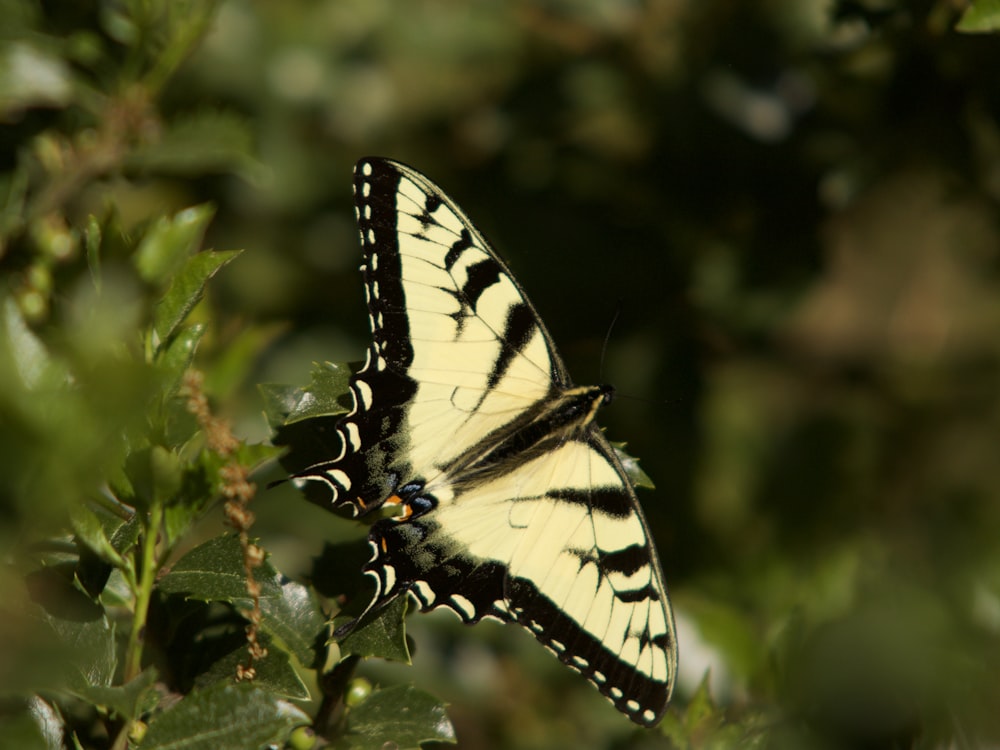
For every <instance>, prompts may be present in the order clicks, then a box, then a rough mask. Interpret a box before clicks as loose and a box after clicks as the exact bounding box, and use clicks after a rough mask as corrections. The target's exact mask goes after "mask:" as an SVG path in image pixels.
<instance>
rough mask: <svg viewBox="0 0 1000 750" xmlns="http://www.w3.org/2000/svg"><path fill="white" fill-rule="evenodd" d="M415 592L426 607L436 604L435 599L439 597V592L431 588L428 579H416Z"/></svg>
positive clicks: (414, 583)
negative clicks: (436, 592)
mask: <svg viewBox="0 0 1000 750" xmlns="http://www.w3.org/2000/svg"><path fill="white" fill-rule="evenodd" d="M413 592H414V593H415V594H416V595H417V598H418V599H420V602H421V603H422V604H423V605H424V607H430V606H431V605H432V604H434V600H435V599H437V594H435V593H434V589H432V588H431V586H430V584H429V583H427V581H414V582H413Z"/></svg>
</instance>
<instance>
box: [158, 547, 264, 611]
mask: <svg viewBox="0 0 1000 750" xmlns="http://www.w3.org/2000/svg"><path fill="white" fill-rule="evenodd" d="M257 571H258V573H259V575H260V580H261V585H262V588H263V589H264V590H263V591H262V595H263V596H273V595H275V594H276V592H275V591H274V590H273V589H270V588H269V583H268V581H269V580H270V579H271V578H273V575H274V572H273V571H274V568H272V567H271V565H270V564H269V563H267V562H265V563H264V564H263V565H261V566H260V567H259V568H258V569H257ZM158 586H159V588H160V590H161V591H163V592H164V593H167V594H185V595H186V596H187V598H189V599H196V600H198V601H203V602H229V603H230V604H237V605H239V606H242V607H243V608H245V609H246V608H249V607H250V604H251V603H250V599H249V597H248V595H247V585H246V573H245V571H244V569H243V551H242V548H241V547H240V542H239V537H237V536H236V535H235V534H224V535H222V536H217V537H215V538H214V539H209V540H208V541H207V542H205V543H204V544H201V545H199V546H197V547H195V548H194V549H193V550H191V551H190V552H188V553H187V554H186V555H184V556H183V557H182V558H181V559H180V560H178V561H177V563H176V564H175V565H174V566H173V567H172V568H171V569H170V572H169V573H168V574H167V575H165V576H164V577H163V578H161V579H160V581H159V583H158Z"/></svg>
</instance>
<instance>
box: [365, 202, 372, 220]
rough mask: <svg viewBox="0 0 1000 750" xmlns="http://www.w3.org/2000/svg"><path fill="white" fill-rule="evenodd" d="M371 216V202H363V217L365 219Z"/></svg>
mask: <svg viewBox="0 0 1000 750" xmlns="http://www.w3.org/2000/svg"><path fill="white" fill-rule="evenodd" d="M371 217H372V204H371V203H366V204H365V218H366V219H371Z"/></svg>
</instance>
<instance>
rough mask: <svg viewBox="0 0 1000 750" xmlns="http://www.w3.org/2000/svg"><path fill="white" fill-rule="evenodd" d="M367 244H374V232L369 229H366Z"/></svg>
mask: <svg viewBox="0 0 1000 750" xmlns="http://www.w3.org/2000/svg"><path fill="white" fill-rule="evenodd" d="M368 244H369V245H374V244H375V230H374V229H372V228H371V227H368Z"/></svg>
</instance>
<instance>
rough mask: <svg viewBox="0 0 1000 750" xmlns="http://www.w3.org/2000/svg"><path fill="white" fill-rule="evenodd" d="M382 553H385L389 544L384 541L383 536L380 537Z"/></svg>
mask: <svg viewBox="0 0 1000 750" xmlns="http://www.w3.org/2000/svg"><path fill="white" fill-rule="evenodd" d="M381 542H382V554H383V555H384V554H386V553H387V552H388V551H389V545H388V544H386V543H385V537H382V539H381Z"/></svg>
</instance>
